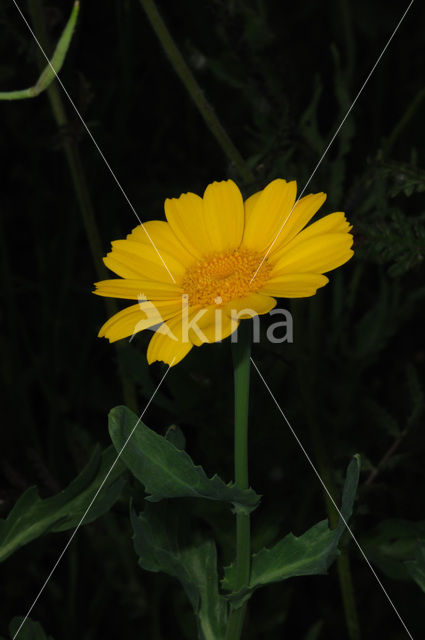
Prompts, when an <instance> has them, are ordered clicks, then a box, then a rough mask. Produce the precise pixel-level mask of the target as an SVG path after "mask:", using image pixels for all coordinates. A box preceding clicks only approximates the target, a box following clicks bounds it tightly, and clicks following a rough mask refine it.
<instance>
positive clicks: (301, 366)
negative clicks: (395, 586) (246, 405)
mask: <svg viewBox="0 0 425 640" xmlns="http://www.w3.org/2000/svg"><path fill="white" fill-rule="evenodd" d="M298 309H299V307H298V306H297V304H296V302H295V301H294V302H293V303H292V304H291V313H292V316H293V318H294V326H296V327H297V335H296V336H295V341H294V349H295V354H296V357H295V361H296V371H297V377H298V381H299V387H300V389H301V393H302V395H303V406H304V409H305V414H306V418H307V422H308V427H309V433H310V439H311V443H312V447H313V453H314V459H315V461H316V465H317V468H318V472H319V475H320V477H321V478H322V480H323V482H324V484H325V486H326V488H327V490H328V491H329V494H330V495H331V496H332V497H333V499H334V500H336V495H337V494H336V491H335V487H334V483H333V480H332V473H331V466H330V464H329V460H328V455H327V452H326V447H325V443H324V440H323V435H322V431H321V428H320V424H319V421H318V419H317V416H318V407H317V397H316V392H315V389H316V388H317V378H318V369H319V366H318V362H319V355H320V354H319V346H318V344H317V340H316V337H317V336H318V335H322V333H323V332H322V331H321V327H320V325H321V323H322V322H323V309H322V305H321V304H320V301H319V299H316V300H314V302H312V304H311V305H310V327H309V331H307V327H305V326H303V324H304V323H303V318H302V317H301V315H300V313H299V311H298ZM307 334H309V342H308V345H307V347H304V349H307V350H308V354H309V355H308V359H307V358H305V356H304V353H303V350H302V347H301V348H300V344H301V336H303V335H307ZM323 497H324V500H325V504H326V511H327V515H328V519H329V524H330V526H331V529H334V528H335V527H336V526H337V524H338V519H339V513H338V511H337V510H336V508H335V505H334V504H333V502H332V500H331V499H330V497H329V495H328V493H327V492H326V491H323ZM336 564H337V571H338V581H339V588H340V592H341V598H342V602H343V606H344V616H345V624H346V627H347V632H348V638H349V640H360V637H361V631H360V623H359V618H358V614H357V606H356V599H355V593H354V586H353V579H352V575H351V567H350V557H349V554H348V549H347V548H345V547H344V548H342V549H341V553H340V555H339V556H338V558H337V562H336Z"/></svg>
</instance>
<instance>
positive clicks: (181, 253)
mask: <svg viewBox="0 0 425 640" xmlns="http://www.w3.org/2000/svg"><path fill="white" fill-rule="evenodd" d="M127 240H131V241H132V242H141V243H142V244H147V245H152V244H153V245H154V246H155V247H156V248H157V249H158V251H159V253H161V252H162V251H164V252H165V253H167V254H169V255H171V256H173V257H174V258H176V259H177V260H178V261H179V262H180V263H181V264H183V265H184V266H185V267H189V266H190V265H191V264H193V262H194V257H193V256H192V255H191V254H190V253H189V252H188V251H187V250H186V249H185V248H184V246H183V245H182V243H181V242H180V241H179V240H178V238H177V236H176V234H175V233H174V231H173V230H172V228H171V227H170V225H169V224H168V222H164V221H163V220H149V221H148V222H144V223H143V225H141V224H139V225H138V226H137V227H135V229H133V231H132V232H131V233H129V234H128V236H127Z"/></svg>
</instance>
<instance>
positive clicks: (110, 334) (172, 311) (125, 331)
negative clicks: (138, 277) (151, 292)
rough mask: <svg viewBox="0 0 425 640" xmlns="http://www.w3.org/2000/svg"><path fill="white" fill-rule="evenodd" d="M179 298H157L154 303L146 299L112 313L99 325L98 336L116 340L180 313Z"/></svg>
mask: <svg viewBox="0 0 425 640" xmlns="http://www.w3.org/2000/svg"><path fill="white" fill-rule="evenodd" d="M180 310H181V300H179V299H178V300H172V301H169V300H158V301H157V302H156V303H155V304H154V303H152V302H150V301H148V300H146V301H143V302H140V303H138V304H134V305H132V306H131V307H127V308H126V309H123V310H122V311H119V312H118V313H116V314H115V315H113V316H112V317H111V318H109V320H107V321H106V322H105V324H104V325H103V326H102V327H101V329H100V331H99V334H98V337H99V338H102V337H104V338H107V339H108V340H109V341H110V342H116V340H121V338H127V337H129V336H132V335H133V334H135V333H138V332H139V331H143V330H144V329H149V328H150V327H153V326H155V325H156V324H159V323H161V322H163V321H164V320H168V319H169V318H172V317H173V316H175V315H176V314H178V313H180Z"/></svg>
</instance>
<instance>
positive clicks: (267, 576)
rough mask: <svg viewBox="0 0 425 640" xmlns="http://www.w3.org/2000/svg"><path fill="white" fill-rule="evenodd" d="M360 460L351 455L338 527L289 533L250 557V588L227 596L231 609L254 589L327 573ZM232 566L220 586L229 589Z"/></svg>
mask: <svg viewBox="0 0 425 640" xmlns="http://www.w3.org/2000/svg"><path fill="white" fill-rule="evenodd" d="M359 473H360V457H359V456H358V455H356V456H354V459H353V460H352V461H351V462H350V464H349V465H348V469H347V478H346V481H345V484H344V489H343V494H342V506H341V513H342V516H343V518H340V519H339V522H338V525H337V526H336V528H335V529H333V530H331V529H329V526H328V521H327V520H323V521H321V522H318V523H317V524H315V525H314V526H313V527H311V529H309V530H308V531H306V532H305V533H304V534H303V535H301V536H299V537H296V536H294V535H293V534H292V533H289V534H288V535H287V536H285V537H284V538H283V539H282V540H280V541H279V542H278V543H277V544H275V545H274V546H273V547H272V548H271V549H267V548H264V549H261V551H259V552H258V553H256V554H254V555H253V557H252V565H251V577H250V582H249V586H248V587H246V588H244V589H243V590H241V591H239V592H238V593H233V594H231V595H230V596H228V598H229V600H230V602H231V603H232V606H233V607H234V608H238V607H240V606H242V605H243V604H244V603H245V602H246V601H247V600H248V599H249V598H250V597H251V595H252V593H253V592H254V591H255V589H258V588H259V587H261V586H264V585H266V584H271V583H273V582H280V581H282V580H287V579H288V578H292V577H295V576H305V575H319V574H324V573H326V572H327V570H328V568H329V566H330V565H331V564H332V562H333V561H334V560H335V558H336V557H337V555H338V543H339V540H340V538H341V536H342V534H343V532H344V530H345V523H344V520H345V522H348V520H349V518H350V516H351V513H352V509H353V504H354V498H355V494H356V490H357V485H358V482H359ZM234 572H235V569H234V565H231V566H230V567H226V569H225V575H224V579H223V580H222V587H223V589H225V590H232V588H233V584H234Z"/></svg>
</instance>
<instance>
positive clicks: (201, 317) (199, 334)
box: [188, 306, 239, 347]
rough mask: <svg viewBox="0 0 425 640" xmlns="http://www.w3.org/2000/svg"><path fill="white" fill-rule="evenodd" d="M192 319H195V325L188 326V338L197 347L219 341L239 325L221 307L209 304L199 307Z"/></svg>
mask: <svg viewBox="0 0 425 640" xmlns="http://www.w3.org/2000/svg"><path fill="white" fill-rule="evenodd" d="M192 319H195V320H196V329H195V327H190V328H189V332H188V335H189V339H190V341H191V342H192V344H194V345H196V346H197V347H199V346H200V345H201V344H204V343H207V342H208V343H210V342H219V341H220V340H224V338H227V337H228V336H230V335H231V334H232V333H233V332H234V331H236V329H237V328H238V326H239V322H238V321H236V320H234V319H232V318H231V317H230V315H228V314H227V313H226V312H225V310H224V309H223V308H221V307H216V306H211V307H207V308H205V309H200V310H199V311H198V313H197V315H196V316H195V317H194V318H193V317H192Z"/></svg>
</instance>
